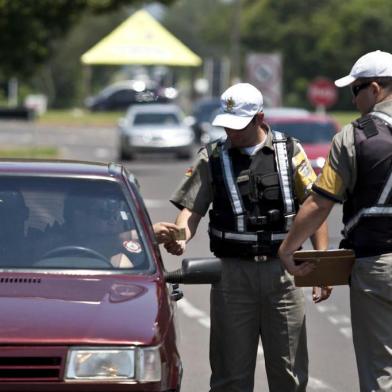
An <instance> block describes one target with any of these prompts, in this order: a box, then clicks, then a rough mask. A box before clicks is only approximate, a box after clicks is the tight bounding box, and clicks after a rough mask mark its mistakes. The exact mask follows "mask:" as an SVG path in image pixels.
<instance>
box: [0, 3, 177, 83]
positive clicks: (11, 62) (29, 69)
mask: <svg viewBox="0 0 392 392" xmlns="http://www.w3.org/2000/svg"><path fill="white" fill-rule="evenodd" d="M160 2H161V3H163V4H169V3H171V2H172V0H161V1H160ZM138 3H139V4H140V1H138V0H0V58H1V62H0V74H1V75H2V77H3V78H7V77H10V76H18V77H27V76H30V75H32V74H33V73H34V72H35V71H36V68H37V66H39V65H42V64H43V63H44V62H45V61H46V60H47V59H48V58H50V56H51V55H52V53H53V51H54V50H56V49H57V48H56V45H55V44H56V42H57V41H58V40H59V39H60V38H61V37H64V36H65V35H66V33H67V32H68V31H69V30H70V29H71V27H73V26H74V25H75V24H76V23H77V22H78V21H79V20H80V18H81V17H82V16H83V15H84V14H85V13H86V12H88V11H91V12H92V13H96V14H103V13H105V12H109V11H113V10H115V9H118V8H119V7H120V6H124V5H128V6H129V5H130V4H138Z"/></svg>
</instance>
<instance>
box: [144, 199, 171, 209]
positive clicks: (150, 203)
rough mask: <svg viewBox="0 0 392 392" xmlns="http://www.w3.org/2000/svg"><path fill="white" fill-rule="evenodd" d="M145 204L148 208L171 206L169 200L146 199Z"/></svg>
mask: <svg viewBox="0 0 392 392" xmlns="http://www.w3.org/2000/svg"><path fill="white" fill-rule="evenodd" d="M144 203H145V204H146V207H147V208H161V207H164V206H166V207H167V206H168V205H169V201H168V200H162V199H144Z"/></svg>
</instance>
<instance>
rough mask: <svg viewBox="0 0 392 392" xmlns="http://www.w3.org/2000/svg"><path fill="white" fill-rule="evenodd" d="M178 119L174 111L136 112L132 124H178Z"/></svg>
mask: <svg viewBox="0 0 392 392" xmlns="http://www.w3.org/2000/svg"><path fill="white" fill-rule="evenodd" d="M179 123H180V122H179V119H178V116H177V115H176V114H175V113H137V114H136V115H135V118H134V120H133V124H134V125H151V124H153V125H178V124H179Z"/></svg>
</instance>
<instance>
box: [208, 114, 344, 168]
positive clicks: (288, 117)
mask: <svg viewBox="0 0 392 392" xmlns="http://www.w3.org/2000/svg"><path fill="white" fill-rule="evenodd" d="M215 115H216V112H215V113H213V114H212V118H214V117H215ZM265 121H266V122H267V123H268V124H269V125H270V126H271V128H272V129H273V130H275V131H281V132H284V133H285V134H287V135H289V136H293V137H295V138H296V139H298V140H299V141H300V142H301V144H302V146H303V148H304V150H305V152H306V154H307V156H308V158H309V160H310V162H311V164H312V167H313V169H314V171H315V172H316V174H319V173H320V172H321V169H322V168H323V166H324V163H325V160H326V158H327V155H328V152H329V147H330V144H331V141H332V138H333V136H334V135H335V133H336V132H338V131H339V125H338V123H337V122H336V121H335V120H334V119H333V118H332V117H330V116H328V115H320V114H314V113H310V112H308V111H307V110H305V109H296V108H270V109H266V110H265ZM222 137H223V138H226V133H225V130H224V129H223V128H221V127H214V126H212V125H211V124H210V123H209V124H205V125H204V127H203V133H202V136H201V142H202V143H203V144H205V143H209V142H210V141H213V140H216V139H220V138H222Z"/></svg>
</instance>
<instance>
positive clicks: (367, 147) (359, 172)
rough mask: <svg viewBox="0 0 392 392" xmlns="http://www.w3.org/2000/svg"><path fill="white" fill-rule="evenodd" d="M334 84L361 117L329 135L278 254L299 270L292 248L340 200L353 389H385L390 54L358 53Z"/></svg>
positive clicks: (391, 224)
mask: <svg viewBox="0 0 392 392" xmlns="http://www.w3.org/2000/svg"><path fill="white" fill-rule="evenodd" d="M335 84H336V85H337V86H338V87H345V86H350V87H351V91H352V95H353V103H355V105H356V106H357V108H358V110H359V112H360V113H361V117H360V118H358V119H357V120H356V121H354V122H353V123H352V124H349V125H347V126H345V127H344V128H343V129H342V131H341V132H339V133H338V134H337V135H336V136H335V138H334V140H333V143H332V147H331V151H330V154H329V158H328V160H327V162H326V164H325V166H324V168H323V171H322V174H321V176H320V177H319V178H318V179H317V181H316V182H315V184H314V185H313V188H312V189H313V192H312V194H311V195H310V197H309V198H308V199H307V200H306V202H305V204H304V205H303V207H302V208H301V211H300V212H299V214H298V215H297V218H296V220H295V223H294V225H293V226H292V228H291V231H290V233H289V235H288V237H287V238H286V240H285V241H284V242H283V244H282V246H281V248H280V250H279V254H280V256H281V258H282V260H283V261H284V264H285V266H286V268H287V269H288V270H289V272H291V273H292V274H294V275H303V274H306V273H307V272H308V271H309V270H311V268H312V267H311V266H310V265H306V264H303V265H301V266H295V265H294V263H293V259H292V254H293V252H294V251H295V250H297V249H298V247H299V246H300V245H301V244H302V243H303V241H304V240H305V239H306V238H307V237H308V236H309V235H311V234H312V233H313V232H314V231H315V230H316V229H317V227H318V226H319V224H320V223H321V222H323V221H324V220H325V219H326V217H327V216H328V214H329V212H330V211H331V209H332V207H333V205H334V203H335V202H340V203H343V223H344V225H345V227H344V240H343V241H342V243H341V247H342V248H351V249H354V251H355V254H356V257H357V260H356V262H355V264H354V268H353V271H352V276H351V287H350V301H351V319H352V329H353V340H354V348H355V354H356V359H357V366H358V374H359V381H360V387H361V391H392V54H391V53H387V52H382V51H380V50H377V51H374V52H370V53H367V54H365V55H364V56H362V57H361V58H359V59H358V61H357V62H356V63H355V64H354V66H353V67H352V69H351V72H350V74H349V75H347V76H345V77H343V78H341V79H338V80H336V81H335Z"/></svg>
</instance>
